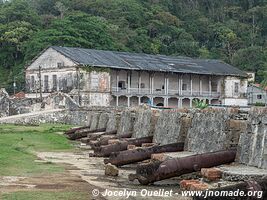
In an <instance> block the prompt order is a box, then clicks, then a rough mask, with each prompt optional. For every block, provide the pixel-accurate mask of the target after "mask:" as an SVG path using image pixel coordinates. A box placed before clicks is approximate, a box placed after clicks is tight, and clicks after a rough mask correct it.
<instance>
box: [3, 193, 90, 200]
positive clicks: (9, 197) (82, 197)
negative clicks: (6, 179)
mask: <svg viewBox="0 0 267 200" xmlns="http://www.w3.org/2000/svg"><path fill="white" fill-rule="evenodd" d="M2 199H3V200H31V199H38V200H51V199H53V200H63V199H64V200H73V199H75V200H88V199H89V196H88V195H87V194H86V193H82V192H48V191H45V192H39V191H38V192H14V193H10V194H4V195H2Z"/></svg>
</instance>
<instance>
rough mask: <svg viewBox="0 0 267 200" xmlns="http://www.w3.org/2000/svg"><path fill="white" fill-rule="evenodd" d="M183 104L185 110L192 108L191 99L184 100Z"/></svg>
mask: <svg viewBox="0 0 267 200" xmlns="http://www.w3.org/2000/svg"><path fill="white" fill-rule="evenodd" d="M182 102H183V104H182V105H183V108H189V107H190V99H188V98H186V99H183V100H182Z"/></svg>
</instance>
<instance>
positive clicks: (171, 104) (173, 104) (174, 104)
mask: <svg viewBox="0 0 267 200" xmlns="http://www.w3.org/2000/svg"><path fill="white" fill-rule="evenodd" d="M168 106H169V107H178V99H177V98H173V97H172V98H169V100H168Z"/></svg>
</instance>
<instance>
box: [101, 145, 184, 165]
mask: <svg viewBox="0 0 267 200" xmlns="http://www.w3.org/2000/svg"><path fill="white" fill-rule="evenodd" d="M183 149H184V143H182V142H181V143H173V144H166V145H160V146H158V145H156V146H152V147H147V148H137V149H132V150H126V151H120V152H113V153H112V154H111V155H110V157H109V158H108V159H105V160H104V163H105V164H107V163H111V164H113V165H116V166H122V165H127V164H131V163H135V162H140V161H143V160H146V159H150V157H151V155H152V154H154V153H162V152H176V151H183Z"/></svg>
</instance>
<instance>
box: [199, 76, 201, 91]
mask: <svg viewBox="0 0 267 200" xmlns="http://www.w3.org/2000/svg"><path fill="white" fill-rule="evenodd" d="M199 93H200V95H202V77H201V75H199Z"/></svg>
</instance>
